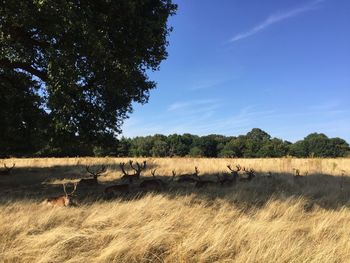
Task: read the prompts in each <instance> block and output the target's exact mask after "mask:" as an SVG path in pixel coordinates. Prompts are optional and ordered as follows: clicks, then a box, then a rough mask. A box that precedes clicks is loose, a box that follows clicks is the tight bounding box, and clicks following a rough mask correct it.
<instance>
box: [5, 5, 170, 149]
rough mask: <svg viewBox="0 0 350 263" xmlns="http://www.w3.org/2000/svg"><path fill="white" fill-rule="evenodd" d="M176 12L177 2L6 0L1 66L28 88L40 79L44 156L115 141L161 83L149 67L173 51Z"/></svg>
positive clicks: (10, 88) (8, 87)
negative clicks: (171, 34)
mask: <svg viewBox="0 0 350 263" xmlns="http://www.w3.org/2000/svg"><path fill="white" fill-rule="evenodd" d="M175 11H176V5H174V4H172V1H171V0H128V1H109V0H100V1H95V0H84V1H72V0H67V1H54V0H45V1H15V0H4V1H2V4H1V9H0V17H1V18H0V69H1V70H2V73H3V72H5V71H6V72H9V73H6V74H7V75H12V76H13V75H16V74H17V75H18V76H16V77H18V79H20V80H19V81H20V84H19V85H21V87H22V88H23V89H24V88H27V90H30V89H31V87H32V86H33V85H39V84H40V87H41V89H42V92H41V93H36V95H40V98H37V99H40V100H41V103H42V104H43V105H44V108H45V109H46V112H45V113H44V115H46V117H47V120H48V122H47V126H46V129H47V135H48V137H49V139H48V140H46V141H47V143H48V145H47V147H44V148H43V149H42V153H43V154H44V153H45V152H46V153H47V154H50V152H51V151H52V153H54V154H58V155H61V156H62V155H86V154H92V153H93V151H94V149H95V148H96V147H97V148H98V147H100V148H101V147H102V148H105V147H108V145H109V144H110V143H107V144H106V139H109V140H110V139H111V138H112V139H114V142H115V136H116V135H117V134H118V133H120V127H121V124H122V122H123V120H124V119H125V118H127V116H128V114H129V113H130V112H131V111H132V103H133V102H138V103H146V102H147V100H148V97H149V91H150V90H151V89H153V88H155V83H154V82H153V81H151V80H149V79H148V76H147V74H146V73H147V72H148V71H154V70H158V68H159V65H160V63H161V61H163V60H164V59H165V58H166V57H167V52H166V46H167V36H168V34H169V32H170V31H171V28H169V27H168V26H167V20H168V18H169V16H171V15H173V14H174V13H175ZM19 75H21V76H19ZM34 80H35V81H34ZM34 82H36V84H35V83H34ZM5 85H6V88H7V90H6V92H8V93H9V94H11V93H13V91H14V88H13V85H9V84H8V83H7V82H6V83H5ZM6 96H8V94H6ZM23 99H24V100H27V101H26V103H27V104H30V103H31V102H32V100H33V96H32V95H30V94H28V97H26V96H24V97H23ZM35 107H36V109H37V110H38V109H40V108H39V107H37V106H35ZM38 111H40V110H38ZM3 114H5V112H3ZM36 120H37V119H36V118H32V119H31V122H30V123H32V122H35V121H36ZM40 120H41V119H40ZM27 123H28V122H27ZM10 125H11V123H10ZM32 126H36V127H37V126H40V124H39V123H38V124H33V125H32ZM9 128H11V129H16V128H17V126H13V127H9ZM0 144H1V143H0ZM4 147H5V146H4ZM6 147H7V146H6ZM6 147H5V148H6ZM97 148H96V149H97ZM18 150H19V149H18ZM33 151H34V148H33V149H32V152H33Z"/></svg>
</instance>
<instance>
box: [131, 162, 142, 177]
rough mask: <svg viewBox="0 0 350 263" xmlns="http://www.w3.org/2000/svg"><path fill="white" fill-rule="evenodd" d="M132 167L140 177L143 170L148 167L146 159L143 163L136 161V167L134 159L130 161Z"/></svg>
mask: <svg viewBox="0 0 350 263" xmlns="http://www.w3.org/2000/svg"><path fill="white" fill-rule="evenodd" d="M129 164H130V167H131V168H132V169H133V170H134V175H135V176H136V177H138V178H139V177H140V175H141V172H142V171H143V170H145V169H146V161H143V163H142V164H140V163H139V162H136V167H135V166H134V164H133V161H129Z"/></svg>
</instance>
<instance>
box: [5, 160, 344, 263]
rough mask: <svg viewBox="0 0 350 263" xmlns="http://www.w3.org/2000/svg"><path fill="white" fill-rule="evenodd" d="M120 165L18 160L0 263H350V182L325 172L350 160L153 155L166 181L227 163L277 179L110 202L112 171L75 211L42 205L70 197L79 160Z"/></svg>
mask: <svg viewBox="0 0 350 263" xmlns="http://www.w3.org/2000/svg"><path fill="white" fill-rule="evenodd" d="M11 161H14V160H11ZM119 161H120V159H102V158H101V159H90V158H84V159H22V160H15V162H16V167H17V170H14V173H13V174H12V175H11V176H6V177H1V178H0V191H1V194H0V209H1V210H0V240H1V242H0V262H233V261H234V262H315V263H316V262H317V263H318V262H350V260H349V259H350V177H345V178H344V177H339V176H337V174H336V173H338V171H337V172H334V175H335V176H330V175H324V174H325V172H324V171H328V169H329V170H332V171H335V170H336V169H341V168H342V169H344V168H345V169H347V167H348V166H349V162H350V160H346V159H336V160H331V159H314V160H293V159H282V160H279V159H275V160H270V159H261V160H227V159H226V160H224V159H150V160H149V164H150V166H152V168H153V167H156V168H157V169H158V170H157V171H158V173H159V174H165V175H169V174H170V173H171V170H172V169H174V168H176V170H177V171H178V172H179V173H181V172H189V171H192V170H193V167H194V165H197V166H198V167H199V168H200V170H201V171H202V173H205V174H207V175H205V176H208V178H209V177H210V175H209V174H211V173H217V172H220V171H224V170H225V165H226V164H227V163H228V162H230V163H232V164H234V163H238V162H239V163H240V164H241V165H245V166H249V167H252V168H255V169H256V170H259V171H262V170H264V171H267V170H271V171H274V172H275V174H274V177H273V178H266V177H259V176H257V178H255V179H254V180H253V181H252V182H249V183H238V184H237V185H235V186H233V187H226V188H220V187H212V188H208V189H194V188H193V187H191V186H178V185H177V184H176V183H173V187H171V189H168V190H165V191H162V192H159V193H146V194H145V195H129V196H127V197H120V198H116V199H114V200H108V201H105V200H101V199H99V192H101V190H102V189H103V185H104V184H105V185H107V184H110V183H112V181H114V180H116V178H118V177H119V171H118V170H114V167H113V166H110V168H109V173H108V174H107V175H105V176H104V177H102V178H101V184H102V186H101V187H102V188H98V189H96V198H95V199H93V200H92V199H86V196H85V195H87V192H84V191H80V192H79V196H78V199H79V206H77V207H68V208H49V207H47V206H43V205H40V201H41V200H42V198H44V197H45V196H47V195H50V194H54V193H60V192H62V190H61V187H60V186H59V185H58V186H55V184H56V183H60V182H61V181H64V180H72V181H74V180H76V177H75V176H77V175H78V176H80V175H82V174H83V172H82V171H81V167H80V168H77V167H75V165H76V164H79V165H84V164H102V163H110V164H114V163H118V162H119ZM7 162H8V160H7ZM288 163H289V164H288ZM333 163H336V167H335V168H334V167H333V168H327V167H326V165H327V164H329V165H331V166H332V164H333ZM272 164H275V166H273V165H272ZM303 164H304V166H303ZM346 165H348V166H346ZM293 166H297V167H296V168H299V169H301V170H308V171H313V170H312V169H316V168H315V167H318V168H317V169H321V170H318V173H317V172H315V171H314V172H312V173H311V175H309V176H307V177H303V178H300V180H299V179H298V180H295V179H294V178H293V177H292V176H291V175H290V174H286V173H282V171H283V169H285V170H289V168H288V169H287V167H293ZM21 167H22V168H21ZM273 167H278V168H275V169H276V170H273V169H272V168H273ZM115 168H116V167H115ZM277 169H280V170H277ZM320 171H323V172H322V173H323V175H321V174H320ZM277 172H278V173H277ZM289 172H291V171H289ZM146 174H147V175H148V174H149V171H147V172H146ZM70 176H71V177H70ZM26 177H30V178H29V179H27V180H25V178H26ZM50 177H53V178H55V179H53V180H51V181H50V180H48V179H49V178H50ZM43 180H45V184H43ZM22 181H23V182H24V183H23V184H21V182H22ZM48 184H52V185H49V186H48ZM340 184H342V188H341V187H340ZM341 189H343V190H341ZM78 190H81V189H78ZM90 192H91V190H89V193H90Z"/></svg>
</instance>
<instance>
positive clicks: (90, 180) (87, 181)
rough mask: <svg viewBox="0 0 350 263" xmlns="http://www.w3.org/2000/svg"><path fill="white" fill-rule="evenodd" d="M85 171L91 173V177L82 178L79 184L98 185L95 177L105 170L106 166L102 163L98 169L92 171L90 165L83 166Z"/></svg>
mask: <svg viewBox="0 0 350 263" xmlns="http://www.w3.org/2000/svg"><path fill="white" fill-rule="evenodd" d="M85 169H86V171H87V172H88V173H89V174H90V175H92V178H83V179H81V180H80V181H79V185H86V186H94V185H98V180H97V178H98V177H99V176H100V175H101V174H102V173H104V172H106V170H107V168H106V166H104V165H102V166H101V167H100V169H99V170H97V171H92V170H91V169H90V166H85Z"/></svg>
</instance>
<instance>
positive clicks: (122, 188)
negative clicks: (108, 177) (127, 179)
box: [104, 184, 130, 197]
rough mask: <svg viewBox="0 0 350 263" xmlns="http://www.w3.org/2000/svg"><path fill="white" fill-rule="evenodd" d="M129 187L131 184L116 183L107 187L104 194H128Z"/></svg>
mask: <svg viewBox="0 0 350 263" xmlns="http://www.w3.org/2000/svg"><path fill="white" fill-rule="evenodd" d="M129 189H130V186H129V184H116V185H111V186H108V187H106V188H105V190H104V194H105V195H106V196H109V197H112V196H116V195H118V194H128V193H129Z"/></svg>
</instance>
